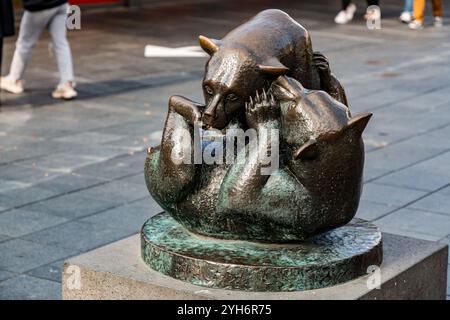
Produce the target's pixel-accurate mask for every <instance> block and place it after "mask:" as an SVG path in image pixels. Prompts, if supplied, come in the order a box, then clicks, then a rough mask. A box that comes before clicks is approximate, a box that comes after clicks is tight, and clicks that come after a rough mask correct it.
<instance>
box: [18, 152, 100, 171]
mask: <svg viewBox="0 0 450 320" xmlns="http://www.w3.org/2000/svg"><path fill="white" fill-rule="evenodd" d="M104 160H106V159H104V158H102V157H100V156H86V155H79V154H74V153H72V152H70V153H64V154H56V155H50V156H47V157H41V158H39V159H37V160H27V161H22V162H20V163H18V164H17V165H19V166H23V167H28V168H37V169H40V170H43V171H46V172H47V171H50V172H59V173H71V172H72V171H73V170H75V169H77V168H81V167H84V166H86V165H89V164H92V163H96V162H101V161H104Z"/></svg>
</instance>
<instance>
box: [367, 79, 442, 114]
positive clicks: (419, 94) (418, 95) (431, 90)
mask: <svg viewBox="0 0 450 320" xmlns="http://www.w3.org/2000/svg"><path fill="white" fill-rule="evenodd" d="M398 86H401V85H400V84H399V85H398ZM445 88H448V86H446V85H443V86H440V87H435V88H433V89H430V90H427V91H424V92H421V93H417V94H413V95H411V96H409V97H406V98H401V99H400V100H393V101H391V102H389V103H386V104H381V105H379V106H377V107H374V108H372V109H371V110H370V111H375V110H380V109H385V108H387V107H389V106H391V105H393V104H396V103H399V102H408V101H411V100H414V99H415V98H417V97H420V96H423V95H426V94H430V93H433V92H435V91H439V90H441V89H445ZM392 89H395V86H393V87H392ZM449 101H450V99H449ZM448 103H449V102H443V103H442V106H444V105H445V104H448ZM437 106H438V107H441V105H440V104H438V105H437Z"/></svg>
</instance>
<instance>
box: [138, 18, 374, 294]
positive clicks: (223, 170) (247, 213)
mask: <svg viewBox="0 0 450 320" xmlns="http://www.w3.org/2000/svg"><path fill="white" fill-rule="evenodd" d="M200 45H201V47H202V48H203V49H204V50H205V51H206V52H208V53H209V54H210V55H211V57H210V59H209V61H208V62H207V64H206V69H205V76H204V79H203V93H204V98H205V102H204V103H197V102H194V101H191V100H189V99H187V98H184V97H180V96H172V97H171V98H170V99H169V110H168V115H167V119H166V123H165V127H164V132H163V137H162V141H161V145H160V146H158V147H156V148H149V151H148V156H147V159H146V163H145V179H146V182H147V187H148V190H149V191H150V193H151V195H152V196H153V197H154V198H155V200H156V201H157V202H158V203H159V204H160V205H161V207H162V208H164V210H165V212H166V214H164V215H161V216H158V217H159V218H155V220H150V221H149V222H148V223H147V224H146V225H145V226H144V230H143V234H142V235H143V257H144V259H145V261H146V262H147V263H148V264H149V265H150V266H151V267H152V268H154V269H156V270H160V271H161V272H163V273H166V274H169V275H171V276H173V277H176V278H179V279H184V280H187V281H191V282H193V283H197V282H198V283H199V284H203V285H207V286H208V285H210V286H213V287H230V288H239V289H243V290H264V281H265V280H264V279H266V280H267V281H268V283H270V285H267V290H298V289H301V288H312V287H318V286H323V285H326V284H327V283H328V284H334V283H339V282H342V281H347V280H349V279H351V278H352V277H355V276H358V275H360V274H362V273H364V272H365V269H364V268H365V267H366V266H367V263H368V262H370V263H372V262H374V263H375V264H378V263H379V262H381V249H379V248H380V247H379V243H381V240H380V239H381V238H380V239H378V238H377V239H378V240H376V241H374V242H371V241H369V242H368V243H366V242H365V241H366V238H364V237H365V236H366V233H365V232H366V231H367V228H369V229H370V232H369V231H368V232H369V233H371V232H372V231H373V229H372V227H371V226H369V225H367V224H363V225H364V227H363V228H362V229H361V228H359V227H355V226H357V225H360V224H358V223H357V224H356V225H355V224H350V225H347V226H345V225H346V224H347V223H349V222H350V221H351V220H352V219H353V217H354V216H355V214H356V211H357V208H358V204H359V198H360V194H361V187H362V173H363V166H364V145H363V140H362V133H363V131H364V129H365V127H366V125H367V123H368V121H369V120H370V117H371V114H369V113H366V114H360V115H357V116H352V115H351V113H350V110H349V107H348V103H347V98H346V95H345V91H344V89H343V87H342V86H341V84H340V83H339V81H338V80H337V79H336V78H335V77H334V76H333V74H332V73H331V71H330V67H329V64H328V61H327V59H326V58H325V56H324V55H322V54H320V53H318V52H314V51H313V49H312V44H311V39H310V37H309V34H308V32H307V31H306V30H305V29H304V28H303V27H302V26H301V25H300V24H298V23H297V22H295V21H294V20H293V19H292V18H290V17H289V16H288V15H287V14H286V13H284V12H282V11H280V10H265V11H263V12H261V13H259V14H258V15H256V16H255V17H253V18H252V19H250V20H249V21H248V22H246V23H244V24H242V25H241V26H239V27H237V28H236V29H234V30H232V31H231V32H230V33H228V34H227V35H226V36H225V37H224V38H223V39H222V40H213V39H209V38H206V37H204V36H200ZM239 130H240V131H241V132H245V133H248V132H250V133H253V134H254V137H256V140H257V143H252V140H251V139H249V140H246V138H245V136H244V138H243V139H242V140H241V141H239V138H237V139H235V138H236V137H232V138H230V136H229V133H230V132H238V131H239ZM273 133H275V134H276V137H277V139H276V141H275V140H273V139H272V138H273ZM240 142H242V143H240ZM230 145H231V146H232V148H231V150H232V152H231V156H232V158H233V159H234V161H231V162H230V161H229V158H228V157H229V156H230V154H226V153H222V152H221V151H219V150H222V151H223V150H224V149H226V150H227V152H228V147H229V146H230ZM239 146H240V147H239ZM186 147H188V148H187V149H188V151H186ZM217 147H220V148H217ZM263 147H264V148H265V149H264V148H263ZM180 154H182V155H183V156H182V157H178V155H180ZM198 154H200V161H198V160H199V159H198V157H197V155H198ZM174 155H175V156H174ZM274 155H275V156H276V159H275V158H273V156H274ZM205 156H209V157H210V158H214V159H215V161H214V162H205V161H204V157H205ZM265 157H268V158H269V159H270V160H271V161H270V165H269V166H268V163H265V162H264V161H261V160H262V159H263V158H265ZM186 160H188V161H186ZM275 160H276V161H275ZM274 162H276V166H272V165H273V164H274ZM268 167H269V168H268ZM168 215H170V216H171V217H172V218H173V219H174V220H175V221H177V223H175V221H173V220H171V219H170V218H169V217H168ZM161 221H162V222H164V223H162V224H159V222H161ZM178 223H179V224H180V225H181V226H183V227H184V228H186V229H187V230H188V231H186V230H184V229H183V228H182V227H181V226H180V225H178ZM167 224H169V225H171V226H172V228H169V229H167V228H166V227H167ZM342 226H345V227H342ZM158 227H160V228H162V229H164V230H165V231H167V232H168V234H167V235H166V236H162V233H161V232H163V231H162V229H161V230H158ZM339 227H341V229H335V230H334V231H331V233H325V232H327V231H329V230H332V229H334V228H339ZM152 228H153V229H154V230H153V229H152ZM364 228H366V229H364ZM363 229H364V230H366V231H364V232H363V233H361V232H360V231H361V230H363ZM150 230H153V231H152V232H155V235H158V236H159V235H161V237H162V238H164V239H165V240H164V241H169V240H170V239H171V237H173V239H172V240H170V241H172V242H171V243H170V245H169V246H168V247H166V248H165V249H164V248H160V247H159V244H160V243H159V241H160V240H161V239H162V238H158V239H156V238H153V236H154V235H153V234H150V233H149V232H150ZM336 230H341V231H336ZM342 230H345V232H343V231H342ZM188 232H192V233H193V234H197V235H202V236H207V237H213V238H215V239H207V240H204V241H203V240H202V241H200V242H199V243H197V245H198V246H196V249H195V250H198V252H197V253H195V250H194V247H189V246H187V247H184V246H175V247H173V246H174V242H173V241H175V242H176V241H178V240H180V239H183V241H184V240H186V241H188V242H189V241H191V240H192V239H197V238H195V236H194V235H192V234H190V233H188ZM342 232H343V233H342ZM373 232H375V231H373ZM376 233H377V235H379V233H378V231H376ZM319 234H321V235H319ZM371 234H372V235H373V234H374V233H371ZM181 235H183V236H182V237H181V238H178V237H179V236H181ZM316 235H318V236H317V237H318V238H317V239H322V240H323V239H328V240H330V241H328V240H327V241H328V242H327V243H326V245H325V247H323V248H328V249H324V250H325V251H323V252H322V251H320V250H316V249H317V248H316V247H314V246H311V243H310V241H313V242H314V241H316V240H311V237H314V236H316ZM335 235H338V236H335ZM341 236H342V237H343V238H341ZM348 237H351V238H352V239H353V240H352V241H350V242H348V243H347V242H346V240H345V239H347V238H348ZM219 239H222V240H219ZM314 239H315V238H314ZM230 240H239V241H253V242H255V243H253V244H251V243H250V244H248V243H247V244H246V246H250V247H252V248H253V247H254V248H260V247H261V244H256V242H258V243H271V244H273V243H277V245H276V246H278V247H277V248H283V250H282V252H284V253H283V255H282V256H277V255H276V254H275V253H274V251H270V250H269V251H267V250H266V251H264V250H262V251H258V254H256V255H255V256H252V259H255V260H254V261H253V263H254V264H252V263H250V262H249V261H244V262H243V264H244V265H246V263H247V262H248V263H250V264H251V265H253V266H257V267H254V268H253V267H252V268H248V266H247V267H242V268H238V269H235V268H233V267H231V266H225V265H221V266H217V269H215V267H213V266H211V265H210V262H209V261H211V259H213V260H214V257H215V256H217V257H220V259H222V260H220V259H219V260H220V262H221V263H224V264H226V263H232V264H235V263H237V264H239V263H238V262H239V261H240V260H239V259H241V258H242V257H241V255H243V256H245V257H247V253H248V252H247V251H246V250H247V249H246V248H247V247H245V246H244V247H245V248H244V247H242V246H240V245H239V246H238V243H237V242H231V244H230V243H228V242H224V241H230ZM322 240H321V241H322ZM301 241H306V242H304V243H303V244H299V242H301ZM333 241H337V242H336V243H333ZM189 243H191V242H189ZM218 243H220V245H218V246H216V244H218ZM239 243H240V242H239ZM283 243H284V245H283ZM287 243H289V244H287ZM292 243H297V244H296V245H294V246H295V248H297V249H295V250H288V249H286V250H285V248H290V247H289V246H290V245H292ZM308 243H309V244H308ZM225 244H226V245H225ZM234 245H236V246H237V247H234ZM268 245H269V244H268ZM353 245H354V248H353V247H352V246H353ZM280 246H281V247H280ZM213 247H214V248H215V249H217V250H218V251H217V252H215V253H214V250H211V248H213ZM269 247H270V246H269ZM323 248H322V249H323ZM329 248H332V249H330V250H331V252H334V250H338V251H339V255H338V256H337V257H338V260H336V261H339V263H336V264H330V262H329V260H328V259H329V257H330V256H329ZM374 248H377V249H374ZM166 249H167V250H168V251H165V250H166ZM172 249H174V250H175V251H171V250H172ZM184 249H186V250H187V252H188V253H189V257H190V258H189V259H188V258H186V257H185V256H179V255H178V253H177V252H179V251H180V250H181V251H183V250H184ZM244 249H245V250H244ZM309 249H311V250H312V251H311V255H313V256H314V257H315V258H314V259H313V260H314V261H315V263H314V264H311V265H310V264H308V263H309V262H308V261H309V259H311V257H312V256H311V255H308V254H306V253H305V250H306V251H307V250H309ZM221 250H225V251H221ZM227 250H228V251H227ZM229 250H235V251H233V254H232V255H229V254H228V253H227V252H229ZM240 250H244V251H242V252H241V251H240ZM252 250H253V249H252ZM298 250H300V251H298ZM181 251H180V252H181ZM183 252H184V251H183ZM252 252H253V251H252ZM299 252H301V254H300V253H299ZM355 252H359V254H360V255H353V254H355ZM265 254H268V256H265ZM321 254H322V255H323V257H322V259H323V261H322V262H321V258H320V255H321ZM366 254H367V256H366ZM210 255H211V256H210ZM224 257H229V258H230V259H231V260H230V259H229V260H226V259H228V258H224ZM347 257H351V258H348V260H346V259H347ZM224 259H225V260H224ZM235 259H238V260H239V261H238V260H235ZM272 259H275V260H276V259H286V261H292V263H293V264H294V265H292V266H282V265H280V267H286V268H287V269H286V270H284V269H283V268H282V269H283V270H284V271H280V270H278V269H276V270H275V269H273V268H271V267H264V266H265V263H266V262H265V261H272ZM302 259H306V260H305V261H303V260H302ZM340 259H343V260H342V261H340ZM275 260H274V261H272V262H273V263H275ZM186 261H188V262H186ZM333 261H334V260H333ZM305 263H306V265H308V272H309V273H308V274H307V275H306V274H305V273H304V272H305V270H304V265H305ZM339 266H340V267H342V269H341V270H339ZM180 268H186V269H180ZM197 268H198V269H197ZM208 268H210V269H208ZM309 268H312V269H309ZM330 268H331V269H330ZM208 270H209V271H208ZM212 270H215V272H218V273H219V274H222V276H223V279H218V278H214V280H211V281H212V282H211V284H208V283H209V282H208V281H207V279H209V278H210V277H212V275H211V272H213V271H212ZM275 271H276V272H275ZM363 271H364V272H363ZM235 272H237V274H240V275H242V276H243V278H246V279H243V280H241V282H239V281H238V282H236V281H235V280H230V279H231V278H230V277H229V275H228V274H229V273H230V274H235ZM283 272H285V273H283ZM327 272H329V273H327ZM316 273H317V276H318V277H324V278H327V279H322V280H320V281H312V280H311V278H310V276H311V275H313V274H316ZM258 277H261V279H260V281H263V282H261V283H259V284H254V283H256V282H255V281H257V280H256V279H257V278H258ZM277 277H281V279H284V280H286V281H288V280H289V281H291V280H292V281H293V283H292V284H283V285H281V284H279V283H280V282H279V281H281V282H283V281H284V280H283V281H282V280H276V279H277ZM228 281H234V282H236V283H229V284H227V283H228ZM310 282H311V283H310ZM274 283H278V285H274Z"/></svg>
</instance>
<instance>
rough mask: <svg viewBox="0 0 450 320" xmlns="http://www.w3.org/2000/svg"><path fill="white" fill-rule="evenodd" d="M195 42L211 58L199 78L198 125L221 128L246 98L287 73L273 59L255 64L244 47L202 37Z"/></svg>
mask: <svg viewBox="0 0 450 320" xmlns="http://www.w3.org/2000/svg"><path fill="white" fill-rule="evenodd" d="M199 39H200V46H201V47H202V48H203V50H205V51H206V52H207V53H208V54H209V55H210V56H211V58H210V59H209V61H208V63H207V64H206V70H205V76H204V78H203V94H204V97H205V104H206V107H205V109H204V112H203V116H202V122H203V123H204V124H205V125H207V126H209V127H212V128H215V129H219V130H221V129H223V128H225V127H226V126H227V125H228V124H229V123H230V121H231V120H232V119H235V118H236V117H239V116H240V115H241V114H243V113H244V112H245V102H246V101H248V99H249V97H250V96H253V95H255V92H256V91H260V90H261V89H263V88H265V89H268V88H269V86H270V84H271V82H272V81H273V80H274V79H276V78H277V77H278V76H280V75H283V74H285V73H287V72H288V70H289V69H288V68H287V67H285V66H284V65H283V64H282V63H281V62H280V61H278V60H277V59H276V58H272V59H269V60H268V61H265V62H264V63H258V62H257V61H255V58H254V57H255V55H254V54H252V52H249V50H248V48H239V47H236V46H235V47H228V46H222V43H221V41H220V40H214V39H209V38H206V37H203V36H200V37H199Z"/></svg>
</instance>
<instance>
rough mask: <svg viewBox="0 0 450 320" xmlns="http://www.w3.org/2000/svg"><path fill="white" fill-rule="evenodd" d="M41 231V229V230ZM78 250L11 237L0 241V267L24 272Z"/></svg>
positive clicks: (68, 255) (65, 256)
mask: <svg viewBox="0 0 450 320" xmlns="http://www.w3.org/2000/svg"><path fill="white" fill-rule="evenodd" d="M41 232H42V231H41ZM79 252H80V251H77V250H73V249H68V248H64V247H59V246H54V245H44V244H40V243H37V242H35V241H26V240H23V239H12V240H8V241H5V242H1V243H0V257H2V258H1V259H0V269H3V270H7V271H11V272H25V271H28V270H32V269H35V268H37V267H39V266H42V265H45V264H48V263H50V262H52V261H56V260H60V259H64V258H67V257H70V256H73V255H75V254H77V253H79Z"/></svg>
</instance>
